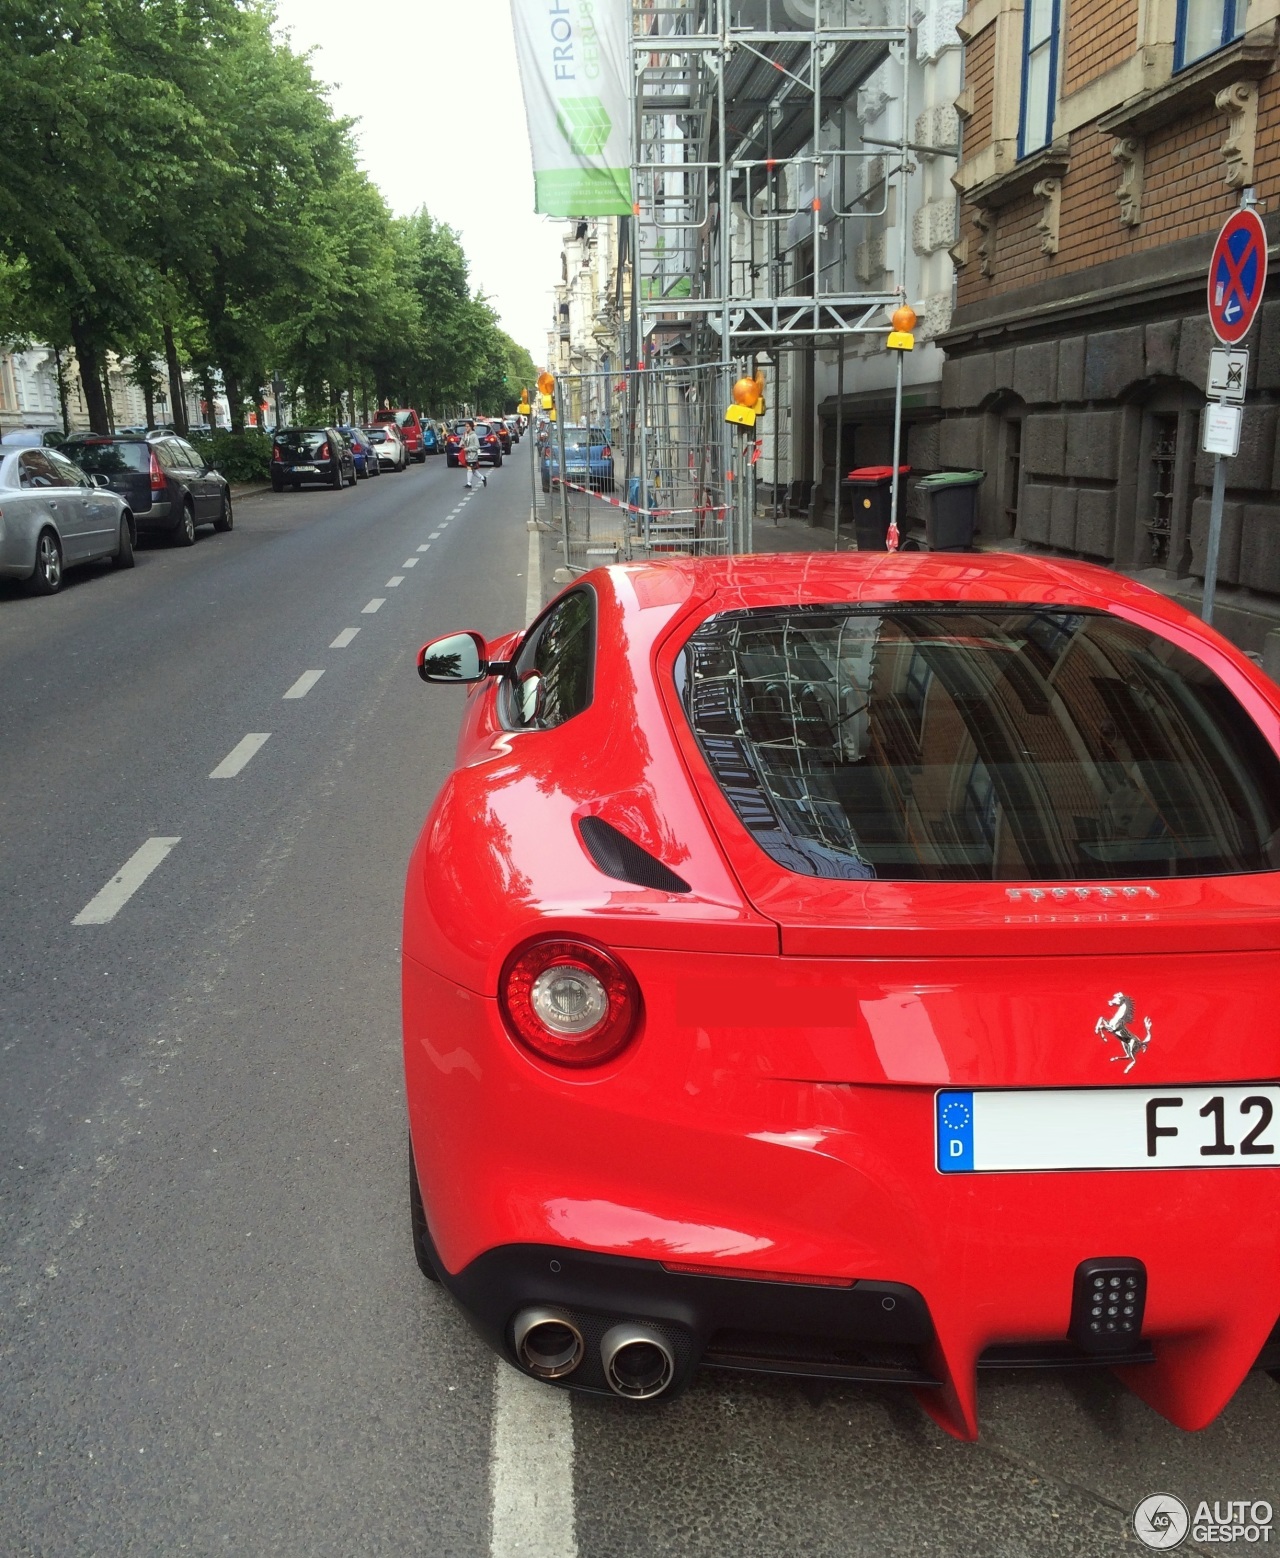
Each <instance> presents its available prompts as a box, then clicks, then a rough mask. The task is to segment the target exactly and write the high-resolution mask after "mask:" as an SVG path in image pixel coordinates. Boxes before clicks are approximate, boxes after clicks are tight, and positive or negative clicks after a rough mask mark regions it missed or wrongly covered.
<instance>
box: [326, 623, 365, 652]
mask: <svg viewBox="0 0 1280 1558" xmlns="http://www.w3.org/2000/svg"><path fill="white" fill-rule="evenodd" d="M359 631H360V629H359V628H343V630H342V632H341V633H339V634H338V636H337V638H335V639H334V641H333V643H331V644H330V645H329V648H330V649H345V648H346V647H347V645H348V644H349V643H350V642H351V640H352V639H353V638H354V637H355V636H356V634H357V633H358V632H359Z"/></svg>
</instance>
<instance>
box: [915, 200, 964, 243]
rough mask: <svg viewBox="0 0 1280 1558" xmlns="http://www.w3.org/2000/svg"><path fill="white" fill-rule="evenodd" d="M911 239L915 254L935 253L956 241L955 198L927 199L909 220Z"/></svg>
mask: <svg viewBox="0 0 1280 1558" xmlns="http://www.w3.org/2000/svg"><path fill="white" fill-rule="evenodd" d="M911 241H912V244H913V245H914V247H915V251H916V253H917V254H919V255H921V256H922V257H923V256H924V255H929V254H937V253H938V251H939V250H940V249H949V248H950V247H951V245H952V244H953V243H954V242H955V241H956V203H955V200H954V199H952V200H929V201H926V202H925V204H924V205H922V206H920V207H919V208H918V209H917V210H916V214H915V216H914V217H913V218H912V220H911Z"/></svg>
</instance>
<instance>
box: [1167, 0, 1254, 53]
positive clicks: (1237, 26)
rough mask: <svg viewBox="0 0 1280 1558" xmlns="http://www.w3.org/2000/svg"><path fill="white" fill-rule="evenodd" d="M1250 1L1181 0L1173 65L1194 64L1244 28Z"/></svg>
mask: <svg viewBox="0 0 1280 1558" xmlns="http://www.w3.org/2000/svg"><path fill="white" fill-rule="evenodd" d="M1247 8H1248V0H1178V33H1177V40H1176V42H1175V44H1174V59H1173V68H1174V69H1175V70H1182V69H1183V68H1184V66H1187V65H1194V64H1195V62H1196V61H1197V60H1199V59H1203V58H1204V57H1205V55H1206V54H1212V53H1213V52H1214V50H1215V49H1221V48H1225V47H1226V45H1227V44H1228V43H1230V42H1231V40H1232V39H1233V38H1238V37H1239V36H1240V34H1241V33H1242V32H1243V31H1244V14H1245V11H1246V10H1247Z"/></svg>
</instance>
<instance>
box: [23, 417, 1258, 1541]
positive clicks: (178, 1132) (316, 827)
mask: <svg viewBox="0 0 1280 1558" xmlns="http://www.w3.org/2000/svg"><path fill="white" fill-rule="evenodd" d="M527 450H528V445H527V444H525V445H523V446H522V447H521V450H520V451H518V452H517V455H516V458H515V459H514V460H513V461H511V462H510V463H508V464H507V465H506V466H505V467H504V469H503V470H502V471H499V472H495V473H493V474H492V475H491V477H490V484H489V487H488V489H487V490H485V491H479V492H477V493H476V494H475V495H474V496H473V497H472V498H471V499H469V500H467V501H466V502H465V503H462V504H461V507H460V508H459V504H460V503H461V500H462V497H463V493H462V475H461V473H460V472H456V471H448V470H446V469H445V468H444V465H443V462H441V461H435V462H432V463H430V464H428V465H427V466H426V467H425V468H424V469H417V468H415V469H412V470H411V471H409V472H408V473H406V474H403V475H396V476H382V477H379V478H378V480H377V481H375V482H369V483H364V484H362V485H361V486H360V488H358V489H357V490H355V491H348V492H343V493H331V492H323V491H317V492H314V493H304V494H300V495H294V494H288V493H286V494H283V495H281V496H278V497H277V496H274V495H270V494H268V495H264V496H261V497H257V498H252V499H248V500H242V501H241V503H240V504H239V505H238V507H237V516H236V527H235V530H234V531H233V532H232V533H231V534H230V535H213V534H211V533H210V532H208V531H202V532H201V534H200V540H199V544H198V545H197V546H196V547H195V548H194V549H193V550H189V551H174V550H168V549H164V548H146V549H144V550H142V551H141V552H140V553H139V558H138V567H137V568H136V569H135V570H134V571H133V572H131V573H115V572H112V571H111V570H109V569H96V568H95V569H89V570H80V571H78V572H73V573H72V574H70V575H69V576H68V582H67V585H66V587H65V590H64V592H63V593H62V594H61V595H59V596H57V597H54V598H52V599H48V600H39V599H32V598H28V597H26V596H24V595H23V594H22V593H21V592H20V591H18V590H17V589H10V588H8V587H4V588H3V589H0V884H2V888H3V892H2V896H0V1218H2V1221H0V1349H2V1350H3V1352H2V1365H0V1555H3V1558H11V1555H12V1558H19V1555H21V1558H26V1555H37V1554H38V1555H46V1554H48V1555H62V1554H76V1555H79V1554H102V1555H115V1554H125V1553H127V1554H130V1555H135V1554H137V1555H153V1554H154V1555H162V1554H163V1555H166V1558H167V1555H170V1554H178V1553H194V1554H214V1553H217V1554H226V1553H231V1554H237V1555H258V1554H290V1555H292V1554H299V1555H302V1554H306V1555H320V1554H325V1555H327V1554H335V1555H338V1554H341V1555H364V1554H384V1553H385V1554H396V1555H407V1554H414V1555H417V1554H423V1555H431V1558H434V1555H449V1554H457V1555H465V1558H486V1555H490V1554H496V1555H497V1558H517V1555H519V1558H573V1555H575V1554H576V1555H577V1558H614V1555H619V1558H631V1555H636V1558H641V1555H650V1554H674V1555H685V1554H697V1555H708V1558H711V1555H714V1558H780V1555H791V1554H804V1555H806V1558H809V1555H813V1558H827V1555H830V1558H837V1555H840V1558H845V1555H854V1558H864V1555H865V1558H924V1555H943V1558H953V1555H954V1558H959V1555H964V1558H988V1555H991V1558H994V1555H1002V1558H1003V1555H1009V1558H1014V1555H1016V1558H1025V1555H1040V1554H1044V1555H1053V1558H1056V1555H1068V1554H1071V1555H1082V1558H1083V1555H1088V1558H1109V1555H1111V1554H1121V1553H1128V1554H1133V1553H1136V1552H1142V1551H1145V1550H1146V1549H1144V1548H1142V1547H1140V1546H1139V1545H1138V1544H1137V1542H1136V1541H1135V1540H1134V1539H1133V1538H1132V1537H1131V1536H1130V1535H1128V1534H1127V1520H1128V1516H1129V1514H1130V1512H1131V1510H1132V1509H1133V1507H1134V1505H1135V1504H1136V1503H1137V1502H1138V1500H1139V1499H1140V1498H1142V1497H1144V1496H1145V1495H1147V1494H1151V1493H1155V1492H1169V1493H1174V1494H1177V1495H1179V1496H1180V1497H1181V1498H1182V1499H1183V1500H1184V1501H1186V1502H1187V1503H1188V1504H1190V1505H1191V1506H1192V1507H1193V1508H1194V1506H1195V1504H1196V1503H1197V1502H1198V1501H1199V1500H1200V1499H1202V1498H1203V1499H1207V1500H1209V1501H1210V1503H1212V1502H1213V1501H1214V1500H1215V1499H1216V1500H1219V1501H1224V1500H1227V1499H1248V1500H1251V1501H1252V1500H1256V1499H1266V1500H1270V1501H1272V1502H1273V1503H1277V1504H1280V1473H1278V1472H1277V1462H1278V1460H1280V1456H1278V1454H1277V1451H1278V1450H1280V1387H1277V1386H1276V1385H1275V1384H1274V1383H1273V1382H1272V1381H1271V1380H1270V1379H1268V1378H1266V1377H1264V1376H1258V1377H1254V1378H1251V1379H1250V1381H1249V1382H1248V1383H1247V1384H1246V1386H1245V1387H1244V1389H1243V1390H1242V1391H1241V1393H1240V1395H1239V1396H1238V1397H1237V1399H1236V1401H1235V1402H1234V1403H1233V1404H1232V1406H1231V1408H1230V1409H1229V1410H1228V1412H1227V1413H1226V1414H1225V1415H1224V1417H1223V1418H1222V1419H1221V1420H1220V1421H1219V1422H1218V1423H1216V1424H1215V1425H1214V1426H1213V1427H1211V1428H1210V1429H1209V1430H1207V1431H1206V1432H1205V1433H1203V1434H1200V1435H1196V1436H1191V1435H1184V1434H1181V1433H1179V1432H1178V1431H1177V1430H1175V1429H1173V1428H1170V1427H1169V1426H1168V1425H1167V1424H1165V1423H1164V1422H1163V1421H1162V1420H1161V1419H1159V1418H1158V1417H1156V1416H1155V1415H1154V1414H1153V1413H1151V1412H1150V1411H1149V1410H1148V1409H1147V1408H1146V1407H1144V1406H1142V1405H1141V1404H1140V1403H1139V1402H1137V1401H1136V1400H1135V1399H1134V1398H1132V1397H1130V1396H1128V1395H1127V1394H1126V1393H1125V1392H1124V1391H1123V1390H1122V1389H1121V1388H1120V1387H1119V1386H1118V1385H1116V1384H1115V1383H1114V1382H1112V1381H1111V1380H1110V1378H1109V1377H1108V1376H1105V1375H1103V1376H1100V1377H1093V1376H1090V1377H1088V1378H1077V1379H1069V1378H1061V1377H1060V1378H1046V1377H1042V1376H1031V1377H1019V1376H1008V1377H1003V1378H998V1379H991V1380H990V1381H989V1382H987V1383H985V1384H984V1386H983V1389H982V1394H981V1409H982V1416H983V1424H984V1436H983V1439H982V1440H981V1442H980V1443H978V1444H976V1445H959V1444H956V1443H954V1442H953V1441H952V1440H950V1439H948V1438H947V1437H946V1436H945V1435H944V1434H942V1433H941V1432H940V1431H939V1430H938V1429H936V1428H934V1427H933V1426H932V1424H930V1423H929V1422H928V1421H927V1420H926V1419H925V1417H924V1416H923V1415H922V1414H921V1413H920V1412H919V1410H918V1409H917V1407H916V1406H915V1404H914V1403H913V1402H912V1401H911V1400H910V1399H909V1398H903V1397H900V1396H897V1395H895V1394H892V1393H890V1392H887V1391H876V1390H869V1389H844V1388H841V1389H831V1390H822V1391H819V1392H816V1393H815V1392H806V1391H804V1390H802V1389H800V1388H798V1387H797V1386H795V1385H792V1384H789V1383H785V1382H779V1383H776V1384H775V1383H762V1382H760V1381H751V1380H745V1379H737V1378H733V1377H729V1376H716V1375H705V1376H703V1377H702V1378H701V1379H700V1380H699V1382H698V1383H697V1384H696V1386H695V1387H694V1388H693V1389H692V1390H691V1391H690V1392H689V1393H688V1394H687V1395H686V1396H684V1397H683V1398H681V1399H679V1400H677V1401H675V1402H672V1403H669V1404H663V1405H661V1406H659V1407H658V1408H657V1409H656V1410H651V1411H643V1410H641V1411H637V1410H635V1409H632V1408H628V1407H627V1406H625V1405H624V1404H622V1403H618V1404H612V1403H608V1402H603V1403H597V1402H592V1401H581V1400H575V1401H574V1402H573V1403H572V1407H571V1408H570V1406H569V1404H568V1398H567V1397H565V1396H564V1395H563V1394H561V1393H558V1392H554V1391H550V1390H544V1389H541V1388H539V1387H531V1390H532V1394H531V1395H526V1394H524V1393H522V1392H521V1390H520V1389H518V1388H516V1389H515V1390H514V1393H513V1382H514V1383H515V1386H516V1387H518V1386H520V1385H522V1384H523V1382H521V1381H519V1379H518V1377H517V1376H515V1375H514V1374H513V1372H512V1371H510V1370H507V1369H506V1368H505V1366H504V1365H500V1364H498V1363H497V1362H496V1360H494V1359H493V1358H492V1356H491V1355H490V1354H489V1353H488V1352H487V1351H486V1350H485V1349H484V1348H483V1347H482V1346H481V1345H480V1344H479V1343H478V1342H477V1341H476V1340H475V1339H474V1338H473V1337H472V1335H471V1333H470V1332H469V1330H468V1328H467V1327H466V1325H465V1323H464V1322H463V1321H462V1320H461V1318H460V1317H459V1316H458V1314H457V1313H456V1312H455V1311H454V1309H453V1307H452V1306H451V1303H450V1301H449V1300H448V1299H447V1297H446V1296H445V1295H444V1294H443V1293H442V1292H440V1291H439V1290H438V1289H436V1288H434V1287H432V1286H430V1285H428V1284H426V1283H424V1282H423V1281H422V1279H421V1277H420V1276H419V1273H418V1271H417V1268H416V1266H415V1265H414V1261H413V1256H412V1252H411V1248H410V1243H409V1236H408V1212H407V1206H406V1186H405V1170H406V1152H407V1141H406V1130H405V1124H404V1105H403V1098H402V1086H401V1079H400V1060H399V1023H398V966H397V959H398V941H399V914H400V892H401V882H402V877H403V871H404V865H405V861H406V859H407V856H408V853H409V849H410V847H411V845H412V842H413V840H414V838H415V836H416V834H417V831H418V829H419V827H420V825H421V821H422V818H423V816H424V814H425V812H426V810H427V808H428V806H429V805H430V802H431V797H432V795H433V793H434V791H435V789H436V787H437V786H438V784H439V783H440V781H441V779H442V777H443V776H444V774H445V773H446V772H447V769H448V765H449V762H450V759H451V755H452V749H453V741H454V735H455V731H456V728H457V722H458V717H459V710H460V695H458V694H456V693H454V692H452V691H450V690H449V689H443V688H424V687H423V686H422V684H421V683H420V682H419V681H418V679H417V677H416V676H415V675H414V673H413V658H414V653H415V651H416V649H417V646H418V644H419V643H420V642H421V641H422V639H423V638H424V637H426V636H428V635H430V634H431V633H434V632H439V631H446V630H448V629H450V628H455V627H476V628H479V629H481V630H482V631H486V632H490V633H492V632H496V631H498V630H499V629H502V628H506V627H509V626H511V625H514V624H516V623H518V622H520V621H522V620H524V617H525V608H526V595H527V591H528V583H529V581H528V580H527V578H526V577H525V575H526V573H527V572H528V566H529V564H528V557H529V548H528V535H527V532H526V528H525V519H526V517H527V514H528V502H529V482H528V468H527V464H526V460H527V457H528V456H527ZM522 455H523V458H522ZM421 548H425V550H420V549H421ZM411 561H412V562H413V566H412V567H410V566H407V565H408V564H409V563H410V562H411ZM397 579H398V580H400V581H401V582H399V583H393V582H392V581H393V580H397ZM375 600H381V601H382V602H383V604H382V605H381V606H379V607H378V608H377V609H376V610H368V609H367V608H368V607H369V606H371V604H372V602H373V601H375ZM349 629H358V630H359V631H358V632H357V633H356V634H355V635H354V637H352V638H350V639H349V640H348V639H347V635H346V632H345V631H344V630H349ZM344 640H345V642H344ZM339 645H341V647H337V646H339ZM315 671H322V672H323V675H321V676H320V677H319V679H318V680H314V679H312V678H308V677H307V676H306V673H307V672H315ZM308 683H310V685H309V686H307V684H308ZM300 687H307V690H305V692H302V693H299V691H298V689H299V688H300ZM291 689H292V690H293V691H294V693H295V695H294V696H292V697H286V696H285V694H286V693H287V692H289V691H290V690H291ZM250 735H253V736H259V737H261V736H264V735H265V736H266V737H267V739H266V740H265V741H264V742H260V743H257V744H256V746H255V744H254V743H250V744H249V746H250V747H251V748H253V754H252V756H250V757H249V759H248V761H247V762H245V763H244V766H242V767H240V768H239V769H238V771H237V772H236V773H235V774H234V775H233V776H232V777H227V778H212V777H210V776H211V775H212V774H213V772H214V771H215V769H217V768H218V767H219V766H220V765H222V764H224V762H225V761H226V760H227V759H228V757H229V755H230V754H232V753H234V752H237V751H239V752H240V753H241V754H243V753H244V751H246V750H248V749H247V748H245V747H244V746H242V743H244V741H245V738H246V737H247V736H250ZM232 766H234V765H232ZM148 840H165V841H172V840H176V841H177V842H174V843H171V844H166V845H157V846H154V848H153V856H152V858H153V859H156V858H158V863H156V864H154V869H152V870H151V872H150V874H149V875H147V876H146V877H145V880H143V881H142V882H141V884H140V885H139V886H137V888H136V891H134V892H133V893H132V895H131V896H129V897H128V898H127V901H126V902H124V903H123V906H122V907H119V909H118V912H116V913H115V914H114V917H113V918H111V919H110V920H109V921H107V922H106V923H100V924H94V923H80V924H76V923H74V922H75V921H76V920H77V918H80V919H83V918H84V917H85V911H86V909H88V908H89V906H90V905H92V904H93V903H94V902H95V901H99V902H100V901H101V900H100V899H99V895H100V894H101V893H103V892H104V891H106V893H107V896H108V898H109V899H111V900H112V901H118V900H119V898H120V897H121V896H122V895H123V892H124V889H123V888H121V889H119V890H115V889H112V888H111V887H110V884H111V883H112V882H113V880H114V879H115V878H116V876H117V874H118V873H120V872H121V869H122V867H124V866H125V864H126V862H128V861H130V860H131V859H132V858H134V857H135V855H136V852H137V851H139V850H140V849H142V848H143V847H144V846H146V845H147V841H148ZM126 885H128V884H126ZM113 894H114V897H113ZM109 907H110V904H108V908H109ZM104 912H105V911H104ZM89 917H90V918H92V917H93V916H92V915H90V916H89ZM1011 1233H1016V1231H1011ZM1010 1258H1011V1259H1016V1258H1017V1256H1016V1248H1013V1247H1011V1254H1010ZM1212 1261H1213V1253H1212V1251H1211V1250H1206V1251H1205V1271H1206V1273H1211V1271H1212ZM521 1500H523V1501H524V1502H523V1504H522V1503H521ZM512 1501H514V1505H513V1504H512ZM512 1507H514V1508H515V1516H514V1517H513V1516H512V1514H511V1509H512ZM521 1510H523V1515H522V1514H521ZM1277 1540H1280V1537H1277ZM1199 1550H1203V1551H1217V1550H1218V1549H1217V1548H1216V1547H1208V1546H1205V1547H1203V1548H1201V1549H1199ZM1232 1550H1233V1551H1236V1552H1239V1551H1242V1550H1243V1551H1255V1550H1260V1549H1259V1548H1254V1547H1251V1546H1248V1545H1246V1544H1244V1543H1242V1542H1237V1543H1236V1544H1234V1547H1233V1549H1232Z"/></svg>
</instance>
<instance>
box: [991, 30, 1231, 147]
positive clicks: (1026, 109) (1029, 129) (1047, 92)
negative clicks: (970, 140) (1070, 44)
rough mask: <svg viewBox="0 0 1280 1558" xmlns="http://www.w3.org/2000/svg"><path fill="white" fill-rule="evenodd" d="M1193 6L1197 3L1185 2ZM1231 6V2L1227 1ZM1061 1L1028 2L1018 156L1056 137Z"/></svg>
mask: <svg viewBox="0 0 1280 1558" xmlns="http://www.w3.org/2000/svg"><path fill="white" fill-rule="evenodd" d="M1183 3H1184V4H1191V5H1194V4H1195V3H1196V0H1183ZM1225 3H1227V4H1231V3H1232V0H1225ZM1059 5H1060V0H1026V7H1025V10H1024V12H1023V21H1022V122H1021V124H1020V125H1019V127H1018V155H1019V157H1029V156H1030V155H1031V153H1032V152H1033V151H1039V150H1040V148H1041V147H1042V146H1047V145H1048V144H1049V142H1050V140H1051V139H1052V137H1053V110H1054V103H1055V100H1056V98H1057V78H1058V16H1059Z"/></svg>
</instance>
